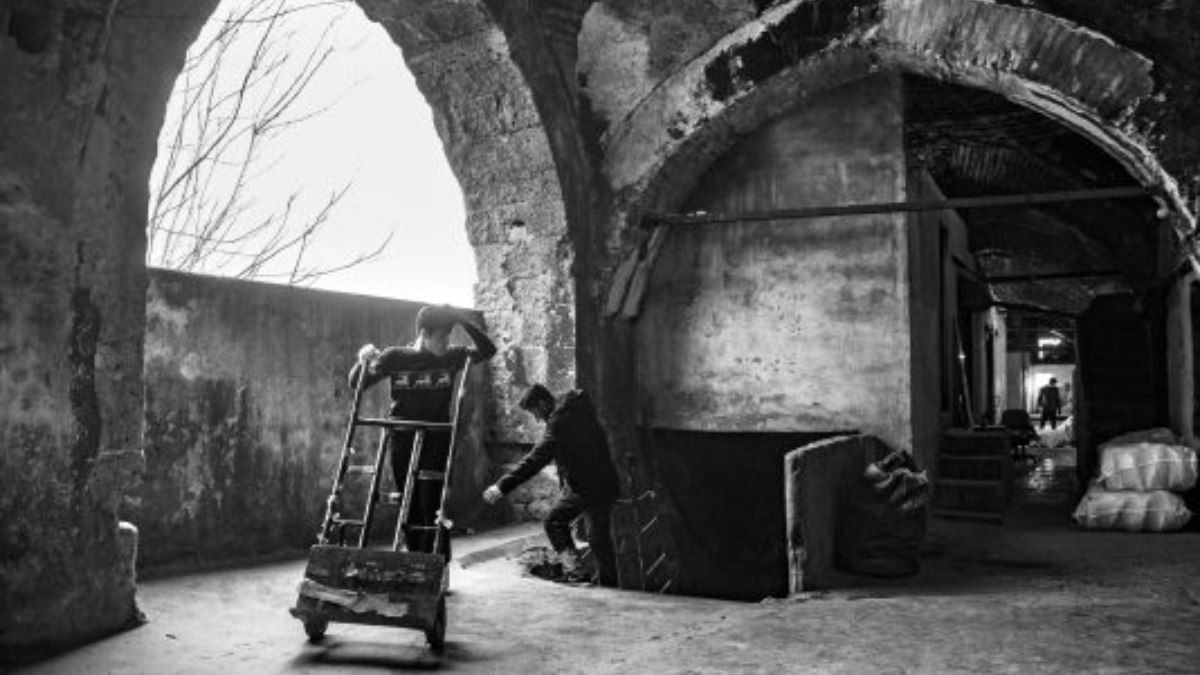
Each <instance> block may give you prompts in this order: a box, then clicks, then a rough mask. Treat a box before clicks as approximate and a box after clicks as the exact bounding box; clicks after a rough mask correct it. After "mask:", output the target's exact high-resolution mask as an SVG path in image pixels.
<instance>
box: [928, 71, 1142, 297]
mask: <svg viewBox="0 0 1200 675" xmlns="http://www.w3.org/2000/svg"><path fill="white" fill-rule="evenodd" d="M905 112H906V115H905V119H906V126H905V143H906V147H907V152H908V155H909V158H910V162H911V163H913V164H914V165H916V166H917V167H920V168H923V169H925V170H926V171H928V172H929V174H930V175H931V176H932V177H933V179H934V181H935V182H936V183H937V184H938V186H939V187H940V188H941V190H942V191H943V192H944V193H945V194H946V196H947V197H973V196H981V195H1009V194H1025V193H1037V192H1058V191H1075V190H1087V189H1094V188H1109V187H1127V186H1135V185H1136V182H1135V181H1134V179H1133V178H1132V177H1131V176H1130V175H1129V174H1128V172H1126V171H1125V169H1124V168H1123V167H1122V166H1121V165H1120V164H1118V163H1117V162H1116V161H1115V160H1114V159H1112V158H1111V157H1110V156H1109V155H1107V154H1106V153H1105V152H1104V151H1102V150H1101V149H1100V148H1099V147H1097V146H1096V145H1095V144H1093V143H1091V142H1090V141H1088V140H1087V139H1085V138H1083V137H1082V136H1080V135H1079V134H1077V133H1075V132H1074V131H1072V130H1071V129H1068V128H1067V127H1065V126H1063V125H1061V124H1059V123H1058V122H1056V121H1054V120H1052V119H1050V118H1048V117H1045V116H1043V115H1041V114H1040V113H1037V112H1034V111H1032V110H1029V109H1027V108H1023V107H1021V106H1019V105H1017V104H1014V103H1012V102H1010V101H1008V100H1007V99H1005V98H1003V97H1001V96H998V95H995V94H992V93H989V92H985V91H982V90H977V89H968V88H965V87H960V86H956V85H952V84H947V83H944V82H939V81H936V80H931V79H926V78H921V77H915V76H913V77H906V78H905ZM1156 211H1157V204H1156V202H1155V201H1154V200H1153V199H1152V198H1150V197H1141V198H1135V199H1121V200H1105V201H1079V202H1071V203H1060V204H1043V205H1036V206H1021V207H1011V208H1010V207H1006V208H989V209H972V210H964V211H962V212H961V213H960V215H961V216H962V217H963V219H964V221H965V222H966V223H967V228H968V236H969V240H970V245H971V249H972V251H973V252H974V253H975V255H976V258H977V260H978V262H979V264H980V267H981V270H982V272H983V273H984V275H985V277H990V278H993V279H996V280H997V282H996V283H992V284H991V285H990V287H991V292H992V295H993V297H994V298H995V299H996V300H997V301H999V302H1005V303H1012V304H1018V305H1023V304H1024V305H1030V306H1035V307H1044V308H1046V309H1048V310H1052V311H1056V312H1065V313H1068V314H1078V313H1080V312H1082V311H1083V310H1084V309H1086V307H1087V305H1088V304H1089V303H1090V301H1091V298H1093V297H1095V295H1097V294H1101V293H1109V292H1114V291H1117V292H1120V291H1127V292H1134V293H1137V294H1142V293H1145V292H1146V291H1147V290H1148V289H1149V288H1150V287H1151V286H1152V285H1153V284H1154V282H1155V280H1156V278H1157V274H1158V270H1159V268H1160V261H1159V260H1158V255H1159V248H1158V247H1159V241H1160V238H1159V237H1160V234H1161V233H1160V223H1159V220H1158V218H1157V217H1156V215H1155V213H1156ZM1022 277H1024V279H1022ZM1030 277H1032V278H1030ZM1047 277H1049V278H1047Z"/></svg>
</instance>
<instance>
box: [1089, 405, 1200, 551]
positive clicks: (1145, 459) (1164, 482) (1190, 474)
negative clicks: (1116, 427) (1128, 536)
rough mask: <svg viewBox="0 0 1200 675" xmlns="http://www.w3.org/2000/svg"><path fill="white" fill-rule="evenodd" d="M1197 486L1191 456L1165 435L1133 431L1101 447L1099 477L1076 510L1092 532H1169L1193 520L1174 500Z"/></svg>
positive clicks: (1191, 452) (1166, 431)
mask: <svg viewBox="0 0 1200 675" xmlns="http://www.w3.org/2000/svg"><path fill="white" fill-rule="evenodd" d="M1195 484H1196V452H1195V451H1194V450H1192V449H1191V448H1189V447H1187V446H1186V445H1183V444H1182V442H1181V440H1180V438H1179V437H1178V436H1176V435H1175V434H1174V433H1173V432H1172V431H1171V430H1170V429H1150V430H1147V431H1135V432H1132V433H1128V434H1125V435H1123V436H1118V437H1116V438H1114V439H1112V440H1110V441H1108V442H1107V443H1104V444H1103V445H1101V446H1100V476H1099V478H1098V479H1096V480H1093V481H1092V484H1091V485H1090V486H1089V487H1088V491H1087V494H1085V495H1084V496H1083V500H1082V501H1081V502H1079V507H1078V508H1076V509H1075V522H1077V523H1079V525H1081V526H1082V527H1085V528H1088V529H1093V530H1127V531H1130V532H1171V531H1173V530H1178V529H1180V528H1182V527H1183V526H1184V525H1187V523H1188V521H1189V520H1191V518H1192V512H1191V511H1189V510H1188V508H1187V506H1186V505H1185V504H1184V502H1183V499H1182V498H1181V497H1180V496H1179V495H1178V494H1176V493H1177V492H1184V491H1186V490H1189V489H1191V487H1192V486H1193V485H1195Z"/></svg>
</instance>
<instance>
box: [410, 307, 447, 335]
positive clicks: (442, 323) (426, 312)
mask: <svg viewBox="0 0 1200 675" xmlns="http://www.w3.org/2000/svg"><path fill="white" fill-rule="evenodd" d="M455 321H456V319H455V317H454V313H453V311H452V310H451V309H450V308H449V307H445V306H440V305H425V306H424V307H422V308H421V310H420V311H419V312H417V331H418V332H420V331H422V330H427V331H429V332H430V333H436V332H438V331H442V330H447V331H448V330H450V329H452V328H454V323H455Z"/></svg>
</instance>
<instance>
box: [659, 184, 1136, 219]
mask: <svg viewBox="0 0 1200 675" xmlns="http://www.w3.org/2000/svg"><path fill="white" fill-rule="evenodd" d="M1152 194H1153V193H1152V192H1151V191H1150V190H1147V189H1146V188H1144V187H1140V186H1135V187H1116V188H1096V189H1091V190H1069V191H1062V192H1031V193H1026V194H1017V195H991V196H982V197H955V198H952V199H934V200H926V201H917V202H883V203H879V204H845V205H841V206H809V207H804V208H798V209H774V210H771V211H752V212H750V213H740V214H725V213H667V214H661V215H651V216H648V217H647V218H646V219H645V220H643V221H642V225H643V227H660V226H663V225H711V224H716V223H739V222H751V221H761V220H804V219H808V218H828V217H837V216H857V215H868V214H877V213H915V212H920V211H949V210H956V209H982V208H990V207H996V206H1028V205H1032V204H1057V203H1066V202H1082V201H1096V200H1103V199H1132V198H1136V197H1148V196H1151V195H1152Z"/></svg>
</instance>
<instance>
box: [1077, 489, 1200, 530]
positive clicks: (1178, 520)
mask: <svg viewBox="0 0 1200 675" xmlns="http://www.w3.org/2000/svg"><path fill="white" fill-rule="evenodd" d="M1074 517H1075V522H1076V523H1079V525H1080V526H1081V527H1084V528H1087V529H1089V530H1126V531H1129V532H1172V531H1175V530H1178V529H1181V528H1182V527H1183V526H1184V525H1187V523H1188V521H1189V520H1191V519H1192V512H1191V511H1189V510H1188V508H1187V506H1185V505H1184V503H1183V498H1181V497H1180V496H1179V495H1177V494H1174V493H1171V492H1167V491H1166V490H1155V491H1153V492H1109V491H1107V490H1105V489H1103V488H1102V487H1100V485H1099V484H1098V483H1095V482H1093V483H1092V485H1091V487H1090V488H1088V491H1087V494H1085V495H1084V496H1083V500H1082V501H1080V502H1079V507H1078V508H1076V509H1075V516H1074Z"/></svg>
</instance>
